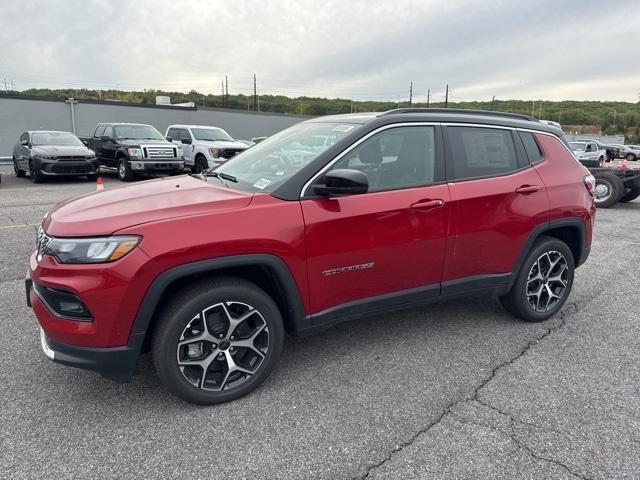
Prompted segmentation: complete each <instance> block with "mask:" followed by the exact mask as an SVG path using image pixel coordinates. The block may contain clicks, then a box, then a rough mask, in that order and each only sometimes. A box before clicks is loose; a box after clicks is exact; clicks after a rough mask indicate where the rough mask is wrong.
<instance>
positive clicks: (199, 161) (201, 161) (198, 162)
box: [193, 155, 209, 173]
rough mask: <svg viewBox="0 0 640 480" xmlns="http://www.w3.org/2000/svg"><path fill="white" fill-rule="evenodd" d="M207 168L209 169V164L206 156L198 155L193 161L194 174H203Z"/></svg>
mask: <svg viewBox="0 0 640 480" xmlns="http://www.w3.org/2000/svg"><path fill="white" fill-rule="evenodd" d="M207 168H209V163H208V162H207V159H206V158H205V157H204V155H197V156H196V158H195V160H194V161H193V173H202V172H203V171H204V170H206V169H207Z"/></svg>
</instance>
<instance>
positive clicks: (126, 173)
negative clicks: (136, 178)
mask: <svg viewBox="0 0 640 480" xmlns="http://www.w3.org/2000/svg"><path fill="white" fill-rule="evenodd" d="M118 178H119V179H120V180H121V181H123V182H130V181H131V180H133V172H132V171H131V165H129V162H128V161H127V160H126V159H124V158H121V159H120V161H118Z"/></svg>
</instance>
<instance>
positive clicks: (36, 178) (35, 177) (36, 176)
mask: <svg viewBox="0 0 640 480" xmlns="http://www.w3.org/2000/svg"><path fill="white" fill-rule="evenodd" d="M29 174H30V175H31V181H32V182H33V183H42V180H43V178H42V173H40V169H39V168H38V167H36V166H35V165H34V164H33V161H30V162H29Z"/></svg>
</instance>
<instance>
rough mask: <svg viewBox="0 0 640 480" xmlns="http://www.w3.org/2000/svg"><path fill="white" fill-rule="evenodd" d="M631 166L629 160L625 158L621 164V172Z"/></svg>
mask: <svg viewBox="0 0 640 480" xmlns="http://www.w3.org/2000/svg"><path fill="white" fill-rule="evenodd" d="M628 166H629V164H628V163H627V159H626V158H625V159H624V160H622V161H621V162H620V170H626V169H627V167H628Z"/></svg>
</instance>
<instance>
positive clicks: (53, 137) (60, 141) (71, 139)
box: [31, 132, 84, 147]
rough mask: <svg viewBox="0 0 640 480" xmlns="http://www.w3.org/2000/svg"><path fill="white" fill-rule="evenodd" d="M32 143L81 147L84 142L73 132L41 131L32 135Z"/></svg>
mask: <svg viewBox="0 0 640 480" xmlns="http://www.w3.org/2000/svg"><path fill="white" fill-rule="evenodd" d="M31 144H32V145H61V146H73V147H76V146H77V147H81V146H83V145H84V144H83V143H82V142H81V141H80V140H79V139H78V137H76V136H75V135H73V134H72V133H67V132H39V133H34V134H32V135H31Z"/></svg>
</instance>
